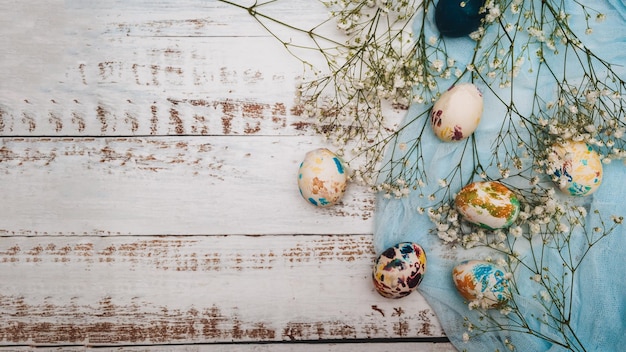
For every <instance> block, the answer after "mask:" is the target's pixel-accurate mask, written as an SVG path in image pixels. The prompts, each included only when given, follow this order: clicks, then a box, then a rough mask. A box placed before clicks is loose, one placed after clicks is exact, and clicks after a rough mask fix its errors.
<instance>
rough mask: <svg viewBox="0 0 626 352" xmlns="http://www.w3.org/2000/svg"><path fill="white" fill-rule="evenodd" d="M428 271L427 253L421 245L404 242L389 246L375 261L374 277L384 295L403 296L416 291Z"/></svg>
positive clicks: (377, 286) (391, 296)
mask: <svg viewBox="0 0 626 352" xmlns="http://www.w3.org/2000/svg"><path fill="white" fill-rule="evenodd" d="M425 272H426V253H425V252H424V250H423V249H422V247H420V245H418V244H416V243H412V242H402V243H398V244H397V245H395V246H393V247H390V248H387V249H386V250H385V251H384V252H382V253H381V254H380V255H379V256H378V258H376V261H375V263H374V270H373V272H372V279H373V281H374V287H375V288H376V291H377V292H378V293H380V294H381V295H382V296H383V297H387V298H401V297H404V296H407V295H409V294H410V293H411V292H413V291H415V289H416V288H417V286H419V284H420V282H422V277H423V276H424V273H425Z"/></svg>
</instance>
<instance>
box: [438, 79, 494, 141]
mask: <svg viewBox="0 0 626 352" xmlns="http://www.w3.org/2000/svg"><path fill="white" fill-rule="evenodd" d="M482 113H483V96H482V94H481V93H480V90H478V87H476V86H475V85H474V84H472V83H460V84H457V85H454V86H452V87H450V89H448V90H447V91H445V92H443V94H441V96H440V97H439V99H437V101H436V102H435V104H434V105H433V108H432V110H431V112H430V125H431V127H432V129H433V132H434V133H435V135H436V136H437V137H439V139H441V140H442V141H444V142H450V141H459V140H462V139H465V138H467V137H469V136H470V135H471V134H472V133H474V131H475V130H476V128H477V127H478V124H479V123H480V118H481V116H482Z"/></svg>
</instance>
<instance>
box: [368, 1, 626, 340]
mask: <svg viewBox="0 0 626 352" xmlns="http://www.w3.org/2000/svg"><path fill="white" fill-rule="evenodd" d="M572 2H573V1H572ZM586 4H587V5H589V6H591V7H593V8H594V9H597V10H599V11H600V12H601V13H604V14H606V20H605V21H604V22H603V23H595V22H594V20H593V19H591V22H590V23H591V24H592V26H593V30H594V32H593V34H591V35H585V34H584V31H585V28H586V24H585V20H584V14H583V13H581V12H580V10H575V9H577V7H576V6H575V5H570V6H571V8H572V11H570V14H571V16H572V17H571V20H570V24H571V26H572V28H574V29H575V31H576V33H578V34H579V37H580V38H581V39H583V41H584V43H585V44H586V45H587V46H588V47H590V48H591V49H592V50H593V51H594V52H595V53H597V54H599V56H600V57H602V58H603V59H605V60H607V61H608V62H611V63H614V64H616V65H618V66H615V68H616V70H617V72H618V73H619V74H620V77H626V69H625V67H624V66H626V4H625V3H624V2H623V0H598V1H593V2H592V3H591V2H586ZM420 20H421V19H420V18H418V19H416V21H420ZM426 21H427V22H428V30H429V31H430V34H432V35H434V36H437V31H436V28H435V25H434V22H433V21H432V19H428V18H427V19H426ZM415 28H417V24H416V25H415ZM428 35H429V34H428V33H427V36H428ZM487 35H488V34H487ZM427 38H428V37H427ZM473 49H474V42H473V41H472V40H471V39H469V38H459V39H452V40H446V50H447V52H448V54H449V55H451V56H452V57H454V58H456V59H457V60H458V61H459V62H461V63H463V62H465V63H467V62H469V60H470V55H472V52H473ZM529 64H532V63H527V64H526V65H525V66H524V67H525V68H524V69H522V72H520V75H519V77H518V78H517V79H516V80H515V97H514V98H515V101H516V104H517V105H518V107H520V109H522V110H523V109H524V104H530V102H531V101H532V97H533V92H534V86H533V84H534V79H535V77H534V76H533V75H532V74H528V73H527V71H526V68H527V67H528V65H529ZM569 75H570V77H574V78H575V77H576V72H570V73H569ZM540 83H541V80H540ZM549 83H550V81H549V80H547V81H546V83H545V84H543V85H541V84H540V86H539V88H538V89H539V90H540V92H541V94H542V96H545V97H551V96H554V93H555V88H556V87H554V83H551V84H549ZM478 85H479V88H481V87H480V84H478ZM482 88H483V89H481V90H482V91H483V93H485V94H484V103H485V109H484V113H483V117H482V120H481V123H480V126H479V128H478V129H477V131H476V132H475V135H476V142H477V145H478V151H479V153H481V157H483V160H488V157H489V155H491V153H493V152H494V150H493V146H492V143H493V137H494V136H495V135H497V133H498V131H499V129H500V123H501V122H502V116H504V107H503V106H502V104H500V103H498V102H497V101H496V99H495V97H494V96H493V94H490V92H488V91H487V90H486V89H484V87H482ZM503 94H504V93H503ZM544 94H545V95H544ZM546 100H549V99H547V98H546ZM526 108H527V109H530V106H528V107H526ZM423 109H424V106H412V107H411V108H410V109H409V111H408V114H407V117H406V120H407V121H408V120H410V119H411V118H412V117H414V116H415V115H416V113H418V112H421V111H423ZM625 118H626V117H624V116H622V117H621V119H622V121H623V119H625ZM423 126H424V124H423V123H421V122H419V123H413V124H411V125H409V126H408V127H407V128H406V129H405V130H403V132H402V134H401V136H400V141H403V140H404V141H410V140H411V139H412V138H415V137H414V136H417V135H418V134H419V131H420V130H421V129H422V128H423ZM427 129H428V127H427ZM421 144H422V148H423V156H424V166H425V170H427V174H428V179H429V180H430V182H429V184H428V185H427V186H426V188H425V191H424V194H425V195H428V194H431V193H432V192H433V191H434V190H436V189H438V188H439V186H437V182H436V180H438V179H443V178H445V177H446V175H448V173H449V172H450V169H451V167H452V166H451V165H456V164H457V163H458V162H459V156H460V155H461V149H462V148H463V145H464V144H463V142H452V143H446V142H441V141H439V140H438V139H437V138H436V137H435V136H434V134H433V133H432V132H431V131H430V130H428V131H426V133H424V134H423V136H422V139H421ZM397 153H398V150H396V154H395V155H398V154H397ZM413 162H415V160H413ZM490 171H493V170H490ZM625 178H626V166H625V165H624V164H623V163H622V162H621V161H613V162H612V163H610V164H608V165H604V178H603V183H602V185H601V187H600V188H599V189H598V190H597V191H596V192H595V193H594V194H592V195H591V196H588V197H585V198H582V199H579V200H578V201H579V202H581V205H583V206H585V207H586V208H587V209H598V210H599V211H600V213H601V214H603V216H604V219H605V220H606V221H607V222H611V220H610V219H609V216H610V215H612V214H615V215H626V203H625V202H624V200H625V199H626V188H625V187H624V186H623V185H624V180H625ZM461 186H462V185H458V184H457V185H455V184H452V189H455V188H456V189H457V190H458V189H460V187H461ZM557 193H558V192H557ZM570 200H571V198H570ZM430 205H431V204H430V202H429V200H428V197H420V196H419V192H413V193H411V194H410V195H409V196H408V197H406V198H402V199H387V198H385V197H383V196H382V195H381V196H379V197H378V199H377V211H376V220H375V230H374V246H375V250H376V251H377V253H380V252H382V251H383V250H384V249H385V248H388V247H390V246H392V245H394V244H396V243H398V242H403V241H412V242H417V243H419V244H420V245H422V247H423V248H424V249H425V251H426V254H427V257H428V264H427V265H428V266H427V272H426V275H425V277H424V279H423V281H422V283H421V285H420V286H419V289H418V290H419V292H420V293H421V294H422V295H423V296H424V297H425V298H426V299H427V301H428V303H429V304H430V305H431V307H432V308H433V310H434V311H435V313H436V314H437V316H438V318H439V320H440V322H441V324H442V327H443V328H444V330H445V332H446V335H447V336H448V337H449V339H450V341H451V342H452V343H453V344H454V345H455V347H456V348H457V349H459V350H467V351H480V352H483V351H495V350H496V349H499V350H500V351H506V350H508V349H507V348H506V346H505V343H504V341H505V339H509V340H510V341H511V342H512V343H513V344H514V345H515V346H516V348H517V349H516V350H517V351H533V352H536V351H564V350H566V349H565V348H563V347H561V346H558V345H555V344H551V343H549V342H547V341H545V340H543V339H540V338H537V337H533V336H531V335H529V334H523V333H515V334H512V333H510V332H506V331H501V332H493V333H488V334H485V335H481V336H476V337H472V338H471V339H470V340H469V341H466V342H465V341H463V339H462V336H463V333H465V332H467V329H466V328H465V327H464V326H463V322H464V321H463V319H464V317H466V316H472V314H473V313H475V312H473V311H470V310H469V309H468V306H467V304H466V302H464V300H463V299H462V298H461V296H460V295H459V294H458V293H457V291H456V289H455V287H454V284H453V282H452V278H451V272H452V268H453V267H454V266H455V265H457V264H458V263H459V262H460V261H462V260H465V259H483V258H484V257H485V256H487V255H491V254H492V253H491V252H489V251H487V250H486V249H484V248H481V249H476V248H474V249H471V250H466V249H462V248H456V249H451V248H450V247H447V246H445V245H444V244H443V243H442V242H441V240H440V239H439V238H438V237H437V235H436V234H434V233H429V230H430V229H432V228H433V227H434V224H433V223H432V222H431V221H430V220H429V219H428V216H427V215H426V214H425V213H424V214H420V213H418V212H417V210H416V209H417V208H418V207H423V208H428V207H429V206H430ZM590 213H591V211H590ZM587 221H588V222H589V227H590V228H592V227H594V226H598V225H599V224H598V222H597V218H595V217H593V216H592V215H588V216H587ZM573 238H574V241H572V243H571V244H570V248H571V249H572V251H574V253H576V251H577V250H578V249H579V248H581V246H584V245H583V243H582V236H580V237H577V236H573ZM577 239H578V240H579V241H577ZM521 251H522V252H521V253H522V255H524V254H528V253H524V252H523V249H521ZM494 257H497V256H494ZM548 257H549V260H548V262H546V266H548V267H549V268H550V270H551V271H553V272H555V273H556V272H558V270H559V268H560V267H561V263H562V262H561V260H560V259H558V258H557V253H554V251H553V252H552V253H549V254H548ZM625 266H626V229H624V226H621V227H618V230H616V231H615V232H614V233H612V234H611V235H610V236H608V237H607V238H605V239H603V240H602V241H601V242H599V243H598V245H597V246H596V247H594V248H592V250H591V251H590V252H589V254H588V257H586V258H585V260H584V262H583V265H582V267H581V269H580V270H579V271H577V273H576V281H575V288H574V297H573V300H572V306H573V310H574V312H575V313H574V314H573V320H572V322H571V325H572V326H573V327H574V328H575V330H576V331H577V335H578V337H579V338H580V339H581V341H582V344H583V345H584V346H585V347H586V349H587V351H621V350H624V349H626V276H625V275H624V267H625ZM515 275H516V277H517V282H518V285H519V289H520V291H519V292H520V293H521V296H520V297H516V301H517V304H518V305H519V308H520V311H521V312H524V316H525V317H527V318H528V320H529V321H531V322H534V324H535V325H534V328H535V329H537V330H540V331H544V332H545V333H546V335H547V336H554V337H555V338H556V339H558V336H555V335H553V334H554V332H553V331H550V329H548V328H546V327H544V326H542V325H541V324H539V323H538V322H537V319H535V318H533V316H539V315H541V313H542V312H543V309H542V308H541V307H540V306H539V305H538V302H537V299H536V298H533V295H538V294H539V293H540V292H539V291H540V290H541V288H540V287H539V286H538V284H537V283H535V282H533V281H532V280H530V279H525V278H526V277H529V276H530V274H529V273H527V272H523V271H518V272H516V273H515ZM495 313H496V315H497V314H498V313H497V311H496V312H495Z"/></svg>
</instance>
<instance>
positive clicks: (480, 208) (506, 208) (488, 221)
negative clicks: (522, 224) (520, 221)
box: [454, 181, 520, 229]
mask: <svg viewBox="0 0 626 352" xmlns="http://www.w3.org/2000/svg"><path fill="white" fill-rule="evenodd" d="M454 205H455V207H456V209H457V211H458V212H459V214H461V216H463V218H465V220H467V221H469V222H471V223H473V224H475V225H479V226H482V227H485V228H488V229H501V228H505V227H509V226H511V225H512V224H513V222H514V221H515V220H516V219H517V216H518V215H519V211H520V203H519V200H518V199H517V196H516V195H515V193H513V192H512V191H511V190H510V189H508V188H507V187H506V186H505V185H503V184H502V183H500V182H496V181H481V182H473V183H470V184H468V185H467V186H465V187H463V189H461V191H460V192H459V193H458V194H457V195H456V198H455V199H454Z"/></svg>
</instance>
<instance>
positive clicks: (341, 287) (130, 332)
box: [0, 0, 453, 352]
mask: <svg viewBox="0 0 626 352" xmlns="http://www.w3.org/2000/svg"><path fill="white" fill-rule="evenodd" d="M246 2H247V4H249V5H250V4H252V3H253V1H246ZM5 5H7V6H4V7H3V10H2V11H0V34H1V35H0V48H2V50H0V77H2V79H0V196H1V198H2V201H1V202H0V350H2V351H13V350H15V351H30V350H41V349H42V348H43V349H44V350H53V351H55V350H59V351H60V350H84V349H87V348H89V349H100V350H111V351H144V350H145V351H162V350H171V351H233V350H238V351H276V352H280V351H292V350H302V351H312V352H317V351H338V350H341V351H370V350H371V351H373V350H376V351H380V350H383V351H384V350H392V349H393V350H397V348H403V349H404V348H406V349H415V350H420V351H433V352H436V351H451V350H453V348H452V346H451V345H449V344H431V343H429V342H428V341H429V340H428V339H430V338H437V337H441V336H443V335H444V333H443V331H442V329H441V327H440V325H439V323H438V321H437V319H436V317H435V316H434V314H433V313H432V310H431V309H430V308H429V307H428V305H427V304H426V302H425V301H424V299H423V298H422V297H421V296H420V295H419V294H413V295H411V296H409V297H407V298H405V299H402V300H401V301H400V300H398V301H396V300H387V299H384V298H382V297H380V296H379V295H378V294H376V293H375V292H374V290H373V288H372V286H371V283H370V281H369V275H370V270H371V264H372V260H373V257H374V253H373V248H372V241H371V232H372V222H373V212H374V201H375V198H374V195H372V194H370V193H369V192H368V191H367V190H365V189H363V188H360V187H356V186H354V185H351V186H350V187H349V188H348V192H347V194H346V196H345V197H344V199H343V201H342V202H341V203H340V204H338V205H337V206H335V207H332V208H328V209H317V208H314V207H312V206H310V205H309V204H308V203H307V202H305V201H304V200H302V199H301V197H300V195H299V194H298V191H297V186H296V177H295V176H296V172H297V167H298V165H299V163H300V161H301V160H302V158H303V156H304V154H305V153H306V152H307V151H309V150H311V149H313V148H317V147H320V146H327V145H325V144H324V143H323V141H322V139H321V138H320V137H318V136H315V133H314V128H313V127H314V123H315V121H311V120H309V119H307V118H306V116H304V114H303V113H302V107H301V106H299V105H298V102H296V101H295V100H294V96H295V85H296V83H297V81H298V79H299V76H300V75H301V74H302V72H303V71H302V70H303V66H302V63H301V62H299V61H298V60H297V59H295V58H294V57H292V56H290V55H289V54H288V53H287V52H286V51H285V50H284V49H285V48H284V47H282V46H281V45H280V43H278V42H277V41H276V40H275V39H274V38H272V37H271V36H270V34H269V33H267V32H266V31H264V30H262V29H261V28H260V25H259V23H257V22H256V21H255V20H254V19H253V18H251V17H250V16H248V15H247V14H246V12H245V11H244V10H242V9H237V8H235V7H232V6H227V5H224V4H222V3H219V2H217V1H204V0H164V1H158V2H154V1H144V0H137V1H120V0H99V1H96V0H45V1H44V0H32V1H27V2H19V1H10V2H9V3H8V4H5ZM261 9H262V10H263V11H267V12H268V13H270V14H272V15H273V16H275V17H276V18H279V19H281V20H284V21H286V22H287V23H297V24H298V25H299V26H302V27H307V26H311V27H312V26H315V25H317V24H319V23H321V22H322V21H324V20H325V19H326V17H327V13H326V11H325V10H324V9H323V7H322V6H321V5H320V3H318V2H317V1H309V0H289V1H277V2H272V1H270V2H269V4H268V5H264V6H263V7H262V8H261ZM266 24H267V23H266ZM271 28H272V30H274V31H275V34H278V35H280V36H281V38H283V39H284V40H286V41H290V42H298V43H299V42H300V41H301V40H305V39H306V38H303V37H302V36H300V35H298V34H297V33H294V32H289V31H285V30H284V28H280V26H272V27H271ZM327 30H329V31H331V32H332V24H331V25H330V27H329V28H327ZM305 37H306V36H305ZM300 53H304V52H300ZM305 54H310V53H305ZM306 59H307V60H310V61H313V62H315V60H317V59H318V58H317V57H315V56H314V55H313V56H307V57H306ZM394 114H395V115H394ZM402 114H403V112H402V111H390V116H391V115H394V116H395V118H397V117H399V116H401V115H402ZM415 338H426V340H424V341H426V342H418V341H417V340H415ZM387 339H389V341H394V340H395V341H396V342H395V343H394V344H393V345H392V347H389V346H387V345H386V344H383V343H381V341H387ZM407 339H408V340H407ZM367 340H371V341H374V343H372V344H368V343H363V342H365V341H367ZM311 341H314V342H316V343H314V344H309V343H306V342H311ZM336 342H342V343H336ZM349 342H352V343H349Z"/></svg>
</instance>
